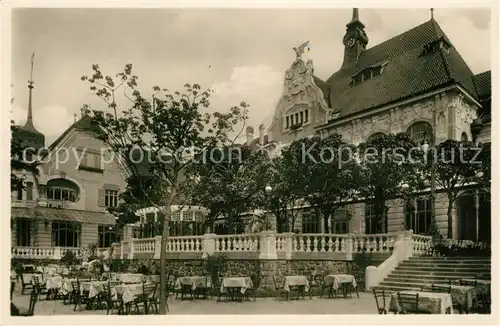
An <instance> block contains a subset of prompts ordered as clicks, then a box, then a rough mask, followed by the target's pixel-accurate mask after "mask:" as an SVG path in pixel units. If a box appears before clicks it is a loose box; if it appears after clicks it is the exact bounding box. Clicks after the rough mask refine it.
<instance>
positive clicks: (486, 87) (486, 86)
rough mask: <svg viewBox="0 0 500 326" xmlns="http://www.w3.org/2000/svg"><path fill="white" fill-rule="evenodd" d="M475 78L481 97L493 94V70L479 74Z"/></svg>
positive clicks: (478, 93)
mask: <svg viewBox="0 0 500 326" xmlns="http://www.w3.org/2000/svg"><path fill="white" fill-rule="evenodd" d="M473 79H474V85H475V86H476V92H477V96H478V97H479V99H480V100H484V99H487V98H489V97H490V96H491V70H488V71H485V72H482V73H480V74H477V75H475V76H474V78H473Z"/></svg>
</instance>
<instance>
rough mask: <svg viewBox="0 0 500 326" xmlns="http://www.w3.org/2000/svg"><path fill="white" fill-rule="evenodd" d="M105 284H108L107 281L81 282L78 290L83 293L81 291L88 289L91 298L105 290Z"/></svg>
mask: <svg viewBox="0 0 500 326" xmlns="http://www.w3.org/2000/svg"><path fill="white" fill-rule="evenodd" d="M106 284H108V281H90V282H81V283H80V292H81V293H82V294H83V292H85V291H89V299H92V298H94V297H96V296H97V295H98V294H99V293H102V292H104V291H105V290H106V287H105V285H106Z"/></svg>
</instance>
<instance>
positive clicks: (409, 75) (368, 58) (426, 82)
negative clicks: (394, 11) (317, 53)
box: [326, 19, 477, 117]
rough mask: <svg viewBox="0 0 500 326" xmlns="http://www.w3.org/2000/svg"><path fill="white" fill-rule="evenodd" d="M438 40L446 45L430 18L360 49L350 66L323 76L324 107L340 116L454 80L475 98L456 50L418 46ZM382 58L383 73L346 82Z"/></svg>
mask: <svg viewBox="0 0 500 326" xmlns="http://www.w3.org/2000/svg"><path fill="white" fill-rule="evenodd" d="M440 39H443V40H444V41H446V42H447V43H449V44H450V45H451V42H450V40H449V39H448V38H447V36H446V35H445V34H444V32H443V31H442V29H441V28H440V27H439V25H438V24H437V22H436V21H435V20H434V19H431V20H429V21H427V22H425V23H423V24H421V25H419V26H417V27H415V28H413V29H411V30H409V31H406V32H404V33H402V34H400V35H398V36H396V37H393V38H391V39H389V40H387V41H385V42H383V43H380V44H378V45H376V46H374V47H372V48H369V49H367V50H365V51H364V52H363V53H362V54H361V55H360V57H359V60H358V62H357V63H356V65H355V66H354V67H352V68H346V69H341V70H339V71H337V72H336V73H334V74H333V75H332V76H331V77H330V78H328V80H327V81H326V82H327V84H329V85H330V87H331V89H330V105H331V108H332V109H333V111H340V116H341V117H342V116H348V115H351V114H354V113H357V112H360V111H364V110H367V109H371V108H375V107H379V106H382V105H385V104H388V103H391V102H394V101H397V100H403V99H405V98H409V97H412V96H415V95H417V94H420V93H423V92H427V91H430V90H433V89H436V88H438V87H442V86H445V85H449V84H454V83H458V84H460V85H462V87H464V88H465V89H466V90H467V91H468V92H469V93H470V94H471V95H472V96H474V97H477V95H476V89H475V87H474V83H473V80H472V77H473V74H472V72H471V70H470V69H469V67H468V66H467V64H466V63H465V61H464V60H463V59H462V57H461V56H460V54H459V53H458V52H457V50H456V49H455V48H454V47H453V46H452V45H451V48H450V49H449V52H448V53H446V52H443V51H436V52H434V53H430V54H427V55H423V51H424V46H425V45H427V44H429V43H431V42H434V41H438V40H440ZM384 62H388V63H387V65H386V66H385V68H384V71H383V73H382V74H381V75H380V76H378V77H374V78H372V79H369V80H367V81H365V82H362V83H360V84H357V85H354V86H352V85H351V81H352V76H353V75H355V74H357V73H358V72H360V71H362V70H363V69H365V68H368V67H371V66H375V65H380V64H381V63H384Z"/></svg>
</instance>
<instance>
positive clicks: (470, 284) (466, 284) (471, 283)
mask: <svg viewBox="0 0 500 326" xmlns="http://www.w3.org/2000/svg"><path fill="white" fill-rule="evenodd" d="M459 283H460V285H462V286H473V287H477V280H474V281H467V280H462V279H460V280H459Z"/></svg>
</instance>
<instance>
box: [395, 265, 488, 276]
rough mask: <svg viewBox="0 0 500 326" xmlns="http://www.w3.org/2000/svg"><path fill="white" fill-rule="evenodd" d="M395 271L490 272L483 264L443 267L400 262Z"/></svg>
mask: <svg viewBox="0 0 500 326" xmlns="http://www.w3.org/2000/svg"><path fill="white" fill-rule="evenodd" d="M395 271H415V272H418V271H429V272H431V271H440V272H458V273H477V274H479V273H490V272H491V267H484V266H470V267H462V266H460V267H457V266H453V267H451V266H450V267H443V266H422V265H421V266H407V265H406V264H401V265H399V266H397V267H396V268H395Z"/></svg>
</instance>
